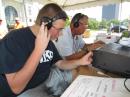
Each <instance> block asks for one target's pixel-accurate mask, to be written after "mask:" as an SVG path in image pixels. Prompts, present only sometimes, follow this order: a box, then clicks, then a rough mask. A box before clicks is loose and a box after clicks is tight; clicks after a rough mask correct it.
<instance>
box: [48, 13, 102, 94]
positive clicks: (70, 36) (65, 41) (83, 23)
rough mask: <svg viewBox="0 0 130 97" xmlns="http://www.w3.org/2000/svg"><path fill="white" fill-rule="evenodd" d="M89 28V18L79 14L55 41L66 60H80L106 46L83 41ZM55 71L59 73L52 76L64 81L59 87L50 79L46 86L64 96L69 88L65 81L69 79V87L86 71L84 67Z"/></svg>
mask: <svg viewBox="0 0 130 97" xmlns="http://www.w3.org/2000/svg"><path fill="white" fill-rule="evenodd" d="M87 26H88V16H87V15H84V14H82V13H77V14H76V15H74V17H73V18H72V20H71V24H70V26H68V27H66V28H64V29H63V30H62V34H61V35H60V37H58V39H56V40H53V42H54V44H55V46H56V48H57V49H58V51H59V53H60V55H61V56H62V57H63V58H64V59H66V60H73V59H80V58H81V57H82V56H84V55H85V54H86V53H88V52H89V51H91V50H94V49H96V48H98V47H101V46H103V45H104V43H103V42H102V41H97V42H95V43H93V44H86V43H85V42H84V41H83V39H82V34H83V33H84V31H85V30H86V29H87ZM71 65H72V64H71ZM54 69H55V70H56V71H57V72H58V73H55V71H53V70H52V72H51V75H53V76H52V77H53V78H54V77H55V78H58V77H60V78H61V80H63V81H61V85H58V82H55V84H52V83H53V80H52V81H50V79H48V80H47V82H46V83H47V84H46V85H47V87H48V88H51V89H50V90H51V92H53V93H55V94H56V93H57V94H58V93H59V94H62V93H63V92H64V90H65V89H66V88H67V87H66V85H64V84H66V83H65V82H64V80H68V79H69V81H67V84H68V85H69V84H70V83H71V82H72V81H73V80H74V78H76V77H77V75H79V74H80V71H82V70H83V69H84V70H85V68H84V67H83V68H82V67H78V68H73V69H71V70H68V71H66V70H64V71H63V70H60V69H58V68H56V67H55V68H54ZM85 71H86V73H88V71H87V70H85ZM86 73H85V74H86ZM91 73H92V72H91ZM72 76H73V77H72ZM50 78H51V77H50Z"/></svg>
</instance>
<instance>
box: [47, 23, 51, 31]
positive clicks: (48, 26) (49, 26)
mask: <svg viewBox="0 0 130 97" xmlns="http://www.w3.org/2000/svg"><path fill="white" fill-rule="evenodd" d="M46 26H47V29H48V30H49V29H50V28H51V27H52V22H49V23H48V24H46Z"/></svg>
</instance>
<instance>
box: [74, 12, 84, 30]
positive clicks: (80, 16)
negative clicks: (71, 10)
mask: <svg viewBox="0 0 130 97" xmlns="http://www.w3.org/2000/svg"><path fill="white" fill-rule="evenodd" d="M84 16H85V15H84V14H82V13H77V14H76V15H75V16H74V17H73V19H72V22H73V24H74V27H75V28H77V27H79V20H80V19H81V18H83V17H84Z"/></svg>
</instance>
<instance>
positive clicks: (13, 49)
mask: <svg viewBox="0 0 130 97" xmlns="http://www.w3.org/2000/svg"><path fill="white" fill-rule="evenodd" d="M35 38H36V37H35V36H34V35H33V33H32V31H31V30H30V28H29V27H26V28H22V29H17V30H14V31H11V32H9V33H8V34H7V35H6V36H5V37H4V38H3V39H2V40H1V41H0V75H4V74H7V73H13V72H17V71H19V70H20V69H21V68H22V67H23V65H24V64H25V62H26V61H27V59H28V58H29V56H30V54H31V53H32V51H33V49H34V46H35ZM61 59H62V58H61V56H60V55H59V53H58V51H57V49H56V47H55V45H54V44H53V42H52V41H49V44H48V46H47V48H46V50H45V52H44V54H43V55H42V58H41V59H40V61H39V65H38V67H37V69H36V71H35V74H34V75H33V77H32V79H31V80H30V82H29V83H28V85H27V86H26V88H25V90H27V89H29V88H34V87H36V86H37V85H39V84H40V83H42V82H43V81H45V80H46V79H47V77H48V76H49V73H50V68H51V66H52V64H54V63H56V62H57V61H58V60H61ZM0 84H2V82H1V81H0ZM0 86H1V85H0ZM0 88H1V87H0ZM3 88H4V87H3ZM25 90H24V91H25ZM2 94H4V93H2ZM5 94H7V93H6V91H5ZM10 94H11V93H10Z"/></svg>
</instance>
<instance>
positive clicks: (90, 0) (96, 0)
mask: <svg viewBox="0 0 130 97" xmlns="http://www.w3.org/2000/svg"><path fill="white" fill-rule="evenodd" d="M31 1H34V2H39V3H41V4H46V3H50V2H53V3H57V4H59V5H60V6H61V7H63V8H64V9H65V10H72V9H80V8H86V7H91V6H99V5H106V4H114V3H122V2H124V1H130V0H31Z"/></svg>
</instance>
